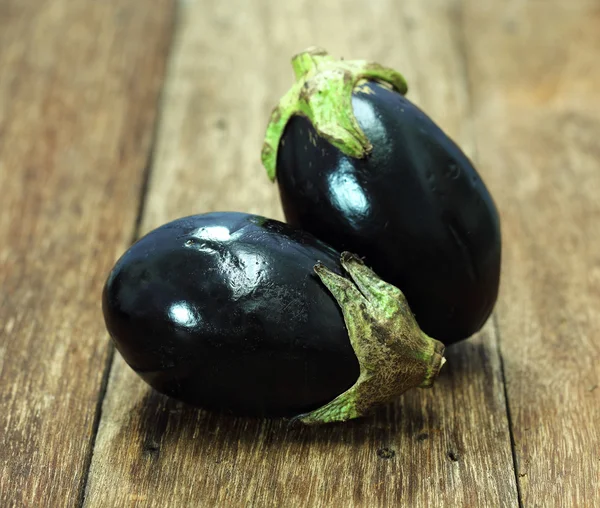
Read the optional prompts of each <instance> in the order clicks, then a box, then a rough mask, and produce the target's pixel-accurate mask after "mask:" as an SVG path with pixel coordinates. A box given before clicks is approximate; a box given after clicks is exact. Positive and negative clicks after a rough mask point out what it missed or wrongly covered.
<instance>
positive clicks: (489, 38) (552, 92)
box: [464, 0, 600, 507]
mask: <svg viewBox="0 0 600 508" xmlns="http://www.w3.org/2000/svg"><path fill="white" fill-rule="evenodd" d="M509 4H512V5H509ZM464 12H465V18H464V26H465V29H466V30H465V40H466V48H467V56H468V61H469V69H470V88H471V90H472V95H473V111H474V121H475V131H476V133H477V146H478V153H479V160H480V163H481V165H482V166H483V167H485V168H488V172H487V176H488V183H489V185H490V187H492V188H493V189H494V191H495V196H496V198H497V200H498V202H499V204H500V206H501V208H502V215H503V217H502V218H503V226H504V240H505V242H504V245H505V249H504V273H503V291H502V298H501V299H500V302H499V305H498V309H497V316H498V325H499V330H500V344H501V351H502V358H503V360H504V369H505V373H506V388H507V393H508V401H509V407H510V416H511V421H512V429H513V434H514V441H515V455H516V459H517V476H518V480H519V484H520V491H521V496H522V500H523V504H524V506H586V507H587V506H600V488H599V487H598V483H599V480H600V426H599V425H598V422H600V389H599V384H600V366H599V365H600V198H599V196H600V144H599V142H598V140H599V139H600V94H599V93H598V83H600V67H599V66H598V62H599V61H600V2H598V1H591V0H581V1H577V2H561V1H559V0H550V1H545V2H535V1H529V2H509V3H508V4H507V3H500V2H480V1H478V0H469V1H468V2H467V3H466V4H465V10H464ZM492 54H493V55H492ZM492 56H493V57H492Z"/></svg>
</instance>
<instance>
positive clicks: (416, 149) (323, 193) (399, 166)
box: [262, 48, 501, 344]
mask: <svg viewBox="0 0 600 508" xmlns="http://www.w3.org/2000/svg"><path fill="white" fill-rule="evenodd" d="M292 62H293V66H294V70H295V72H296V76H297V82H296V84H295V85H294V86H293V87H292V88H291V89H290V91H289V92H288V93H287V94H286V95H285V96H284V97H283V99H282V100H281V102H280V104H279V105H278V106H277V107H276V108H275V109H274V112H273V114H272V117H271V121H270V123H269V126H268V128H267V133H266V139H265V144H264V147H263V153H262V158H263V163H264V165H265V167H266V169H267V172H268V175H269V177H270V178H271V179H276V180H277V184H278V187H279V192H280V198H281V203H282V206H283V210H284V214H285V218H286V221H287V222H288V223H290V224H292V225H295V226H298V227H301V228H302V229H305V230H306V231H309V232H310V233H312V234H314V235H315V236H316V237H317V238H320V239H322V240H325V241H327V243H329V244H330V245H332V246H333V247H335V248H336V249H339V250H348V251H351V252H355V253H357V254H359V255H360V256H364V257H365V260H366V262H367V263H368V264H369V265H370V266H371V267H372V268H373V269H374V270H375V272H377V274H378V275H379V276H381V277H382V278H383V279H384V280H386V281H387V282H389V283H391V284H393V285H395V286H397V287H399V288H400V289H401V290H402V292H403V293H404V294H405V295H406V298H407V299H408V302H409V303H410V306H411V308H412V310H413V312H414V313H415V316H416V319H417V321H418V323H419V325H420V326H421V328H422V329H423V331H424V332H425V333H427V334H429V335H431V336H434V337H436V338H437V339H438V340H441V341H443V342H444V343H446V344H452V343H454V342H456V341H459V340H462V339H465V338H467V337H469V336H471V335H472V334H474V333H475V332H477V331H478V330H479V329H480V328H481V327H482V326H483V325H484V323H485V322H486V320H487V319H488V317H489V316H490V314H491V312H492V309H493V307H494V305H495V302H496V299H497V296H498V287H499V282H500V264H501V231H500V220H499V216H498V212H497V210H496V206H495V204H494V201H493V199H492V197H491V195H490V193H489V192H488V190H487V188H486V186H485V184H484V182H483V181H482V179H481V177H480V176H479V175H478V173H477V171H476V169H475V167H474V166H473V164H472V162H471V161H470V160H469V159H468V157H467V156H466V155H465V154H464V153H463V152H462V151H461V149H460V148H459V147H458V146H457V145H456V144H455V143H454V141H452V139H450V138H449V137H448V136H447V135H446V134H445V133H444V132H443V131H442V130H441V129H440V128H439V127H438V126H437V125H436V124H435V123H434V122H433V121H432V120H431V119H430V118H429V117H428V116H427V115H426V114H425V113H424V112H423V111H422V110H420V109H419V108H418V107H417V106H415V105H414V104H413V103H411V102H410V101H409V100H408V99H407V98H406V97H405V93H406V91H407V85H406V82H405V81H404V78H403V77H402V76H401V75H400V74H398V73H397V72H395V71H393V70H391V69H387V68H384V67H381V66H379V65H378V64H373V63H367V62H362V61H350V62H348V61H341V62H340V61H336V60H334V59H333V58H331V57H330V56H329V55H327V53H326V52H325V51H324V50H321V49H318V48H313V49H310V50H307V51H306V52H304V53H301V54H299V55H297V56H296V57H294V58H293V61H292Z"/></svg>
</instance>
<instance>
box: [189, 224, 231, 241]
mask: <svg viewBox="0 0 600 508" xmlns="http://www.w3.org/2000/svg"><path fill="white" fill-rule="evenodd" d="M191 236H193V237H194V238H198V239H199V240H213V241H217V242H225V241H227V240H230V239H231V234H230V232H229V229H228V228H226V227H225V226H203V227H201V228H198V229H197V230H196V231H194V232H193V233H192V235H191Z"/></svg>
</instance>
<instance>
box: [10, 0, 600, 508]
mask: <svg viewBox="0 0 600 508" xmlns="http://www.w3.org/2000/svg"><path fill="white" fill-rule="evenodd" d="M172 3H173V2H171V1H169V0H160V1H158V2H154V3H153V7H152V9H151V10H149V9H147V8H146V7H145V4H144V5H142V4H143V3H142V2H139V1H136V0H103V1H102V2H84V1H83V0H80V1H75V2H67V1H66V0H54V1H53V2H50V1H46V2H42V1H34V0H26V1H23V0H20V1H19V2H17V1H16V0H10V1H4V2H0V70H1V74H0V188H1V189H2V190H3V197H2V201H1V202H0V207H1V211H2V213H1V215H0V287H1V288H2V290H1V291H2V292H1V293H0V302H1V307H0V403H1V405H0V408H1V409H2V410H1V411H0V468H1V469H0V506H11V505H15V506H23V505H25V506H40V505H48V506H60V505H65V506H73V505H78V504H79V505H81V504H84V505H86V506H90V507H96V506H109V507H112V506H161V507H162V506H207V507H212V506H236V507H237V506H256V507H262V506H291V507H293V506H367V507H371V506H411V507H412V506H518V505H522V506H544V507H545V506H594V505H598V504H600V494H599V490H598V489H597V488H596V486H595V483H596V482H597V480H598V478H600V456H599V455H598V454H599V453H600V431H599V430H598V425H597V422H598V421H600V401H599V397H600V387H599V384H600V380H599V379H598V377H599V372H600V369H598V367H597V365H598V363H599V360H600V350H599V348H600V346H599V341H598V339H599V337H598V334H599V332H598V330H600V323H599V321H600V314H598V309H600V291H599V290H598V287H600V286H599V285H600V255H599V253H600V240H599V238H600V235H599V233H600V226H599V225H598V224H600V204H599V201H598V198H597V196H598V195H600V149H599V148H598V141H597V140H598V139H599V137H600V96H599V95H598V93H597V86H598V83H600V69H599V68H598V65H597V61H598V58H599V57H600V30H598V29H597V28H598V26H600V4H599V3H598V1H597V0H577V1H571V2H562V1H558V0H547V1H545V2H537V1H534V0H522V1H521V0H519V1H516V0H514V1H508V2H494V1H492V0H484V1H475V0H406V1H404V2H401V3H399V2H394V1H392V0H377V1H375V2H370V3H365V2H359V1H358V0H348V1H346V2H339V3H338V2H309V1H307V0H289V1H287V2H269V1H267V0H256V1H254V2H242V1H235V2H217V0H186V1H182V2H180V3H179V4H178V8H179V12H178V15H177V17H176V20H177V22H176V25H175V30H174V32H173V34H172V16H173V11H172ZM279 4H281V5H279ZM340 4H341V5H340ZM171 35H173V36H174V38H173V44H172V46H171V53H170V61H169V64H168V68H167V73H166V79H164V83H163V77H164V76H163V70H164V69H163V66H164V62H165V55H166V53H167V50H168V46H169V43H170V42H171ZM313 44H318V45H321V46H324V47H326V48H327V49H328V50H329V51H330V52H331V53H332V54H334V55H336V56H345V57H348V58H368V59H373V60H377V61H379V62H381V63H384V64H386V65H389V66H392V67H395V68H397V69H400V70H402V72H403V73H404V74H405V76H406V77H407V79H408V81H409V85H410V87H411V90H410V93H409V97H410V98H411V99H412V100H413V101H415V102H417V103H418V104H419V105H421V106H422V107H423V108H424V109H425V110H426V111H427V112H428V113H429V114H430V115H431V116H432V117H433V118H434V119H435V120H437V121H438V123H440V125H442V126H443V127H444V128H445V129H446V130H447V131H448V132H449V133H450V134H451V135H452V136H453V137H454V138H455V139H456V140H457V141H459V143H460V144H461V145H462V146H463V147H464V148H465V150H466V151H467V153H469V154H470V155H472V156H473V157H474V159H475V160H476V161H477V162H478V166H479V168H480V172H481V174H482V176H483V177H484V179H485V180H486V182H487V183H488V186H489V187H490V189H491V190H492V192H493V194H494V196H495V198H496V201H497V204H498V206H499V209H500V211H501V215H502V221H503V233H504V266H503V279H502V288H501V295H500V300H499V303H498V307H497V312H496V313H495V317H494V319H492V320H490V322H489V323H488V325H487V326H486V327H485V329H484V330H483V331H482V333H480V334H478V336H476V337H474V338H473V339H471V340H469V341H467V342H464V343H462V344H460V345H458V346H456V347H453V348H451V349H450V350H449V351H448V355H447V356H448V364H447V365H446V366H445V367H444V370H443V372H442V375H441V377H440V378H439V380H438V382H437V384H436V386H435V387H434V388H433V389H431V390H417V391H414V392H412V393H409V394H406V395H405V396H404V397H402V398H401V400H399V401H398V403H397V404H395V405H394V406H392V407H389V408H384V409H381V410H380V411H378V412H377V413H376V414H375V415H373V416H372V417H370V418H366V419H364V420H362V421H358V422H351V423H349V424H346V425H332V426H329V427H326V428H317V429H315V428H302V427H288V426H287V425H286V424H284V423H282V422H278V421H259V420H252V419H250V420H249V419H241V418H224V417H219V416H215V415H213V414H209V413H206V412H203V411H198V410H195V409H191V408H189V407H186V406H184V405H183V404H180V403H177V402H174V401H172V400H168V399H166V398H165V397H162V396H160V395H158V394H156V393H155V392H152V391H151V390H150V389H149V388H148V387H147V386H146V385H145V384H144V383H143V382H141V381H140V380H139V379H138V378H137V377H136V376H135V374H133V372H132V371H131V370H130V369H129V368H128V367H127V366H126V365H125V363H124V362H123V361H122V359H121V358H120V356H119V355H115V357H114V359H113V358H112V357H111V354H110V349H109V348H108V340H107V335H106V333H105V332H104V329H103V323H102V318H101V315H100V306H99V298H98V297H99V291H100V287H101V284H102V282H103V279H104V277H105V275H106V272H107V270H108V269H109V267H110V264H111V263H112V262H113V261H114V260H115V259H116V257H117V256H118V255H119V254H120V253H121V252H122V251H123V249H124V248H125V247H126V245H127V243H128V242H129V241H130V240H131V238H132V236H133V235H134V234H137V235H139V234H142V233H144V232H146V231H148V230H150V229H152V228H153V227H155V226H157V225H159V224H161V223H163V222H166V221H168V220H171V219H174V218H176V217H178V216H181V215H185V214H189V213H198V212H205V211H210V210H217V209H219V210H242V211H248V212H255V213H261V214H263V215H267V216H271V217H275V218H282V214H281V210H280V207H279V204H278V200H277V192H276V187H275V186H273V185H271V184H270V183H269V182H268V180H267V179H266V177H265V175H264V170H263V169H262V167H261V166H260V162H259V150H260V146H261V144H262V136H263V133H264V128H265V125H266V119H267V117H268V113H269V111H270V108H271V107H272V105H273V104H274V102H275V101H276V100H277V98H278V97H279V96H280V95H281V94H282V93H283V92H284V91H285V90H286V89H287V87H288V86H289V84H290V83H291V80H292V72H291V67H290V66H289V58H290V56H291V55H292V54H293V53H295V52H297V51H299V50H301V49H303V48H305V47H307V46H310V45H313ZM161 85H163V95H162V100H161V102H160V107H159V103H158V102H157V98H158V92H159V90H160V88H161ZM159 109H160V111H158V110H159ZM157 114H158V118H159V122H158V129H157V131H156V138H155V143H154V145H153V146H152V143H151V141H152V131H153V127H154V121H155V118H157ZM151 152H152V155H153V156H152V158H150V155H151ZM146 167H148V168H149V181H148V185H147V187H146V186H145V185H144V182H145V175H146V171H145V168H146ZM141 205H143V206H141ZM138 219H139V224H138ZM107 362H108V363H107ZM109 364H110V365H109ZM108 376H109V380H108V386H106V385H105V380H106V378H107V377H108ZM92 452H93V456H92Z"/></svg>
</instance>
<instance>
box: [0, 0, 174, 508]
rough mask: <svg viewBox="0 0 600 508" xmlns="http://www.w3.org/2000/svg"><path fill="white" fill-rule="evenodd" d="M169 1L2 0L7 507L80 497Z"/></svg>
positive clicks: (3, 473)
mask: <svg viewBox="0 0 600 508" xmlns="http://www.w3.org/2000/svg"><path fill="white" fill-rule="evenodd" d="M171 10H172V5H171V2H170V1H169V0H158V1H156V2H153V8H152V9H151V10H147V9H146V8H145V2H142V1H136V0H102V1H101V2H84V1H78V2H77V1H75V2H74V1H67V0H52V1H33V0H7V1H3V2H1V3H0V69H1V72H0V189H2V197H1V198H0V201H1V205H0V206H1V209H2V210H1V213H0V287H1V290H0V407H1V408H2V410H1V411H0V506H6V507H7V506H36V507H38V506H52V507H55V506H75V505H76V504H77V503H78V500H79V499H80V498H81V495H82V493H83V487H84V481H85V477H86V473H87V469H88V465H89V461H90V455H91V451H92V444H93V443H92V440H93V434H94V431H95V419H96V416H97V411H98V409H99V406H98V400H99V397H100V395H101V394H100V391H101V388H102V379H103V372H104V370H105V368H106V366H107V360H108V358H109V347H108V342H107V340H106V333H105V331H104V326H103V321H102V317H101V311H100V303H99V302H100V299H99V296H100V291H101V287H102V283H103V281H104V278H105V276H106V273H107V270H108V269H109V268H110V264H111V263H112V262H113V260H114V257H115V255H116V254H117V252H118V251H120V250H122V249H123V248H124V246H125V245H126V243H127V242H128V241H129V240H130V238H131V235H132V231H133V228H134V225H135V221H136V214H137V209H138V200H139V196H140V191H141V187H142V183H143V177H144V167H145V165H146V163H147V158H148V150H149V146H150V139H151V135H152V129H153V122H154V117H155V110H156V109H157V108H156V103H157V97H158V92H159V89H160V85H161V82H162V78H163V68H164V61H165V57H166V53H167V51H168V42H169V40H170V31H171V26H172V24H171Z"/></svg>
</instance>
